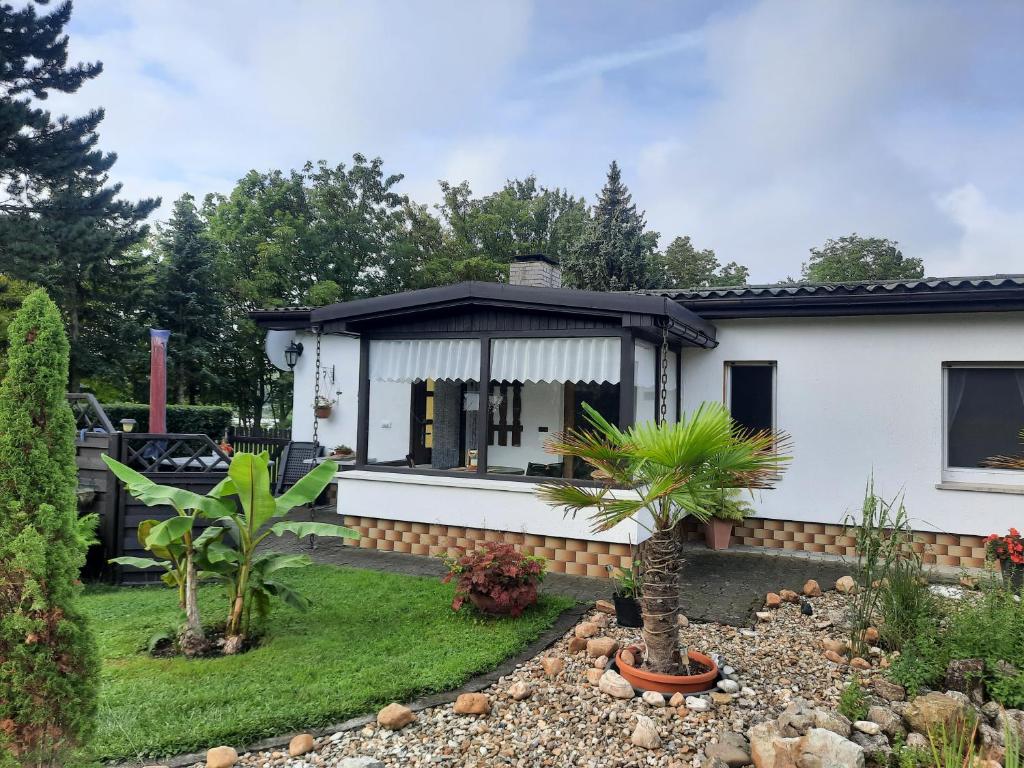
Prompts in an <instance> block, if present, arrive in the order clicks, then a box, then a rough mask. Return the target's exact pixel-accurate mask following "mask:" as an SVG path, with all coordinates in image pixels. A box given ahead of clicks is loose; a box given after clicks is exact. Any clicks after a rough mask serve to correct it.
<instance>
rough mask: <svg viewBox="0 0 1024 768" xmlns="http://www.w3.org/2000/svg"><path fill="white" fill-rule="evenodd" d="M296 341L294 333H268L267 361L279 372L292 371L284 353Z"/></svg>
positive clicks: (265, 347) (266, 344)
mask: <svg viewBox="0 0 1024 768" xmlns="http://www.w3.org/2000/svg"><path fill="white" fill-rule="evenodd" d="M294 340H295V332H294V331H267V340H266V342H264V349H265V350H266V351H267V360H269V361H270V364H271V365H272V366H274V367H275V368H277V369H278V370H279V371H290V370H291V368H289V367H288V363H286V362H285V359H284V351H285V349H286V348H287V347H288V345H289V344H291V343H292V342H293V341H294Z"/></svg>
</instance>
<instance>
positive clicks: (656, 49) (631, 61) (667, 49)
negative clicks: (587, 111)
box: [536, 32, 702, 85]
mask: <svg viewBox="0 0 1024 768" xmlns="http://www.w3.org/2000/svg"><path fill="white" fill-rule="evenodd" d="M701 44H702V39H701V35H700V33H698V32H681V33H678V34H674V35H668V36H667V37H663V38H659V39H657V40H651V41H648V42H646V43H643V44H642V45H639V46H637V47H635V48H629V49H626V50H621V51H611V52H608V53H603V54H599V55H596V56H586V57H584V58H582V59H580V60H579V61H574V62H571V63H569V64H565V65H563V66H560V67H558V68H556V69H554V70H552V71H550V72H547V73H546V74H543V75H541V76H540V77H538V78H537V81H536V82H537V84H538V85H554V84H557V83H566V82H569V81H572V80H582V79H584V78H588V77H594V76H595V75H603V74H606V73H608V72H614V71H615V70H618V69H623V68H625V67H631V66H633V65H635V64H640V63H642V62H648V61H651V60H653V59H660V58H664V57H666V56H671V55H672V54H675V53H679V52H681V51H692V50H697V49H699V48H700V46H701Z"/></svg>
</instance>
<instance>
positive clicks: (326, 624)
mask: <svg viewBox="0 0 1024 768" xmlns="http://www.w3.org/2000/svg"><path fill="white" fill-rule="evenodd" d="M289 580H290V583H292V584H293V585H294V586H295V587H296V588H298V589H299V590H300V591H301V592H302V593H303V594H304V595H306V596H307V597H308V598H310V600H311V601H312V604H313V605H312V608H311V609H310V611H309V612H308V613H300V612H297V611H295V610H292V609H290V608H287V607H284V606H282V605H277V606H275V608H274V611H273V612H272V613H271V615H270V617H269V618H268V619H267V621H266V623H265V627H264V628H265V635H264V638H263V642H262V644H261V645H260V647H259V648H257V649H255V650H252V651H249V652H248V653H245V654H241V655H239V656H235V657H230V658H211V659H199V660H193V661H186V660H184V659H181V658H172V659H156V658H152V657H150V656H149V655H148V654H147V653H146V652H145V650H144V649H145V646H146V643H147V641H148V640H149V638H150V637H151V636H152V635H153V634H154V633H155V632H157V631H159V630H162V629H165V628H168V627H170V626H172V625H174V624H175V623H176V622H177V616H178V610H177V605H176V593H175V592H174V591H173V590H170V589H166V588H159V587H147V588H136V589H132V588H122V589H111V588H91V589H89V590H87V592H86V595H85V596H84V597H83V599H82V603H83V606H84V608H85V611H86V612H87V613H88V614H89V615H90V616H91V618H92V626H93V628H94V630H95V632H96V635H97V639H98V642H99V647H100V654H101V656H102V658H103V684H102V689H101V692H100V721H99V729H98V734H97V738H96V743H95V750H96V757H98V758H100V759H103V760H109V759H115V758H143V757H147V758H152V757H161V756H166V755H171V754H176V753H180V752H188V751H192V750H197V749H205V748H207V747H209V746H213V745H217V744H222V743H224V744H232V745H239V746H241V745H243V744H246V743H248V742H251V741H254V740H256V739H259V738H263V737H266V736H272V735H275V734H279V733H284V732H287V731H290V730H297V729H301V728H308V727H315V726H322V725H328V724H330V723H334V722H338V721H340V720H344V719H346V718H349V717H354V716H356V715H361V714H365V713H367V712H372V711H374V710H375V709H376V708H378V707H379V706H381V705H383V704H387V703H389V702H391V701H409V700H411V699H413V698H415V697H416V696H417V695H420V694H424V693H430V692H437V691H444V690H448V689H451V688H453V687H456V686H458V685H459V684H461V683H462V682H464V681H465V680H467V679H468V678H470V677H471V676H473V675H474V674H476V673H479V672H483V671H486V670H488V669H492V668H494V667H495V666H497V665H498V664H499V663H500V662H502V661H503V660H504V659H506V658H507V657H509V656H510V655H512V654H514V653H516V652H517V651H519V650H521V649H522V648H523V647H525V646H526V645H527V644H528V643H529V642H530V641H532V640H534V639H535V638H536V637H537V636H538V635H539V634H540V633H541V632H542V631H543V630H544V629H546V628H547V627H548V626H550V625H551V624H552V623H553V622H554V620H555V619H556V618H557V616H558V615H559V614H560V613H561V612H562V611H563V610H565V609H566V608H568V607H569V606H570V605H571V604H572V602H571V601H570V600H568V599H565V598H558V597H546V598H544V599H542V601H541V603H540V604H539V605H537V606H536V607H534V608H533V609H531V610H529V611H527V612H526V613H525V614H524V615H523V616H522V617H520V618H518V619H502V620H494V619H483V618H481V617H480V616H479V615H474V614H473V612H472V611H471V610H468V609H463V611H462V612H461V613H459V614H453V613H452V611H451V610H450V609H449V607H448V605H449V603H450V601H451V595H452V587H451V586H445V585H442V584H440V583H439V582H438V581H437V580H434V579H424V578H416V577H410V576H399V575H394V574H387V573H378V572H374V571H363V570H356V569H352V568H335V567H330V566H314V567H310V568H307V569H305V570H303V571H296V572H295V573H294V574H293V575H291V576H290V579H289ZM200 605H201V608H202V611H203V621H204V622H211V623H212V622H215V621H220V620H222V617H223V614H224V613H225V611H226V605H227V600H226V598H225V597H224V595H223V592H222V591H221V590H220V588H218V587H213V586H211V587H206V588H203V589H202V590H201V592H200Z"/></svg>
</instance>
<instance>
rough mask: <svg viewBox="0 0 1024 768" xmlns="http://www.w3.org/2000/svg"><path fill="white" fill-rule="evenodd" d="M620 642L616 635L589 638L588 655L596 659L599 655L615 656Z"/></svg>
mask: <svg viewBox="0 0 1024 768" xmlns="http://www.w3.org/2000/svg"><path fill="white" fill-rule="evenodd" d="M617 650H619V644H618V642H617V641H616V640H615V638H614V637H594V638H591V639H590V640H587V655H588V656H589V657H590V658H592V659H596V658H597V657H598V656H614V655H615V652H616V651H617Z"/></svg>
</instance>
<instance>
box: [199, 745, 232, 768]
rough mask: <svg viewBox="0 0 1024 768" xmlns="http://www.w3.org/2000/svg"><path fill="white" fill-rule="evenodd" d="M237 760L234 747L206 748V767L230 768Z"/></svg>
mask: <svg viewBox="0 0 1024 768" xmlns="http://www.w3.org/2000/svg"><path fill="white" fill-rule="evenodd" d="M237 762H238V752H236V751H235V748H234V747H213V748H212V749H208V750H206V768H231V766H232V765H234V764H235V763H237Z"/></svg>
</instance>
